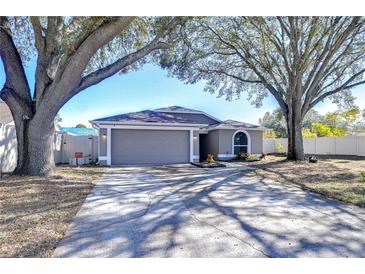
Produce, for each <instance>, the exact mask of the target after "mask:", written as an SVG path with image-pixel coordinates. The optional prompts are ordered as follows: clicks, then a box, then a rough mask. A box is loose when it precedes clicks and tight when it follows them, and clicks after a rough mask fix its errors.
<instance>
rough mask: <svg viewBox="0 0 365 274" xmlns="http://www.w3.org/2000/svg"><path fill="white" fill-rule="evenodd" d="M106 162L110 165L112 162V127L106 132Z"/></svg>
mask: <svg viewBox="0 0 365 274" xmlns="http://www.w3.org/2000/svg"><path fill="white" fill-rule="evenodd" d="M106 138H107V139H106V157H107V159H106V164H107V165H108V166H110V165H111V164H112V129H111V128H110V127H108V128H107V134H106Z"/></svg>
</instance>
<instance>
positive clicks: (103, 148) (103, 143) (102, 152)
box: [99, 128, 107, 156]
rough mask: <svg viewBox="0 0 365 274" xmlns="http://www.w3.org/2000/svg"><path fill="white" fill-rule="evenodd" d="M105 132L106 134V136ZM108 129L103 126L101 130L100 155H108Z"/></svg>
mask: <svg viewBox="0 0 365 274" xmlns="http://www.w3.org/2000/svg"><path fill="white" fill-rule="evenodd" d="M104 134H105V136H104ZM106 134H107V130H106V128H101V129H100V130H99V144H100V155H99V156H107V146H106V143H107V138H106V137H107V136H106Z"/></svg>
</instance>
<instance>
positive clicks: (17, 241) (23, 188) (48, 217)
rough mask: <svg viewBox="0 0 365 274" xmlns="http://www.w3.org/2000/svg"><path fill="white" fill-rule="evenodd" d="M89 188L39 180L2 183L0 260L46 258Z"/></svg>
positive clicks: (11, 179)
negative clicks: (9, 258) (5, 258)
mask: <svg viewBox="0 0 365 274" xmlns="http://www.w3.org/2000/svg"><path fill="white" fill-rule="evenodd" d="M92 186H93V185H92V184H91V183H79V182H64V181H63V180H51V179H49V178H41V177H39V178H38V177H18V176H14V177H9V178H7V180H6V181H2V182H1V183H0V257H49V256H50V255H51V254H52V252H53V250H54V248H55V247H56V246H57V244H58V242H59V241H60V240H61V239H62V237H63V236H64V233H65V232H66V230H67V227H68V225H69V223H70V221H71V218H72V217H73V216H74V215H75V214H76V213H77V211H78V210H79V208H80V206H81V204H82V202H83V201H84V199H85V197H86V196H87V194H89V193H90V191H91V189H92ZM43 243H46V244H43Z"/></svg>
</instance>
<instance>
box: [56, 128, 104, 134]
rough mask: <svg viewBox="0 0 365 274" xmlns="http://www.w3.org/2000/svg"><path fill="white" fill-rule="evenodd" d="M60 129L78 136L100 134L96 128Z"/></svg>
mask: <svg viewBox="0 0 365 274" xmlns="http://www.w3.org/2000/svg"><path fill="white" fill-rule="evenodd" d="M60 131H61V132H66V133H68V134H71V135H77V136H84V135H94V136H97V135H98V131H97V130H96V129H95V128H78V127H61V128H60Z"/></svg>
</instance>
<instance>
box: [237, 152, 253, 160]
mask: <svg viewBox="0 0 365 274" xmlns="http://www.w3.org/2000/svg"><path fill="white" fill-rule="evenodd" d="M236 157H237V160H247V159H248V158H249V157H250V154H249V153H246V152H239V153H237V154H236Z"/></svg>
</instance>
